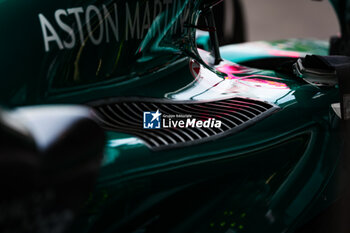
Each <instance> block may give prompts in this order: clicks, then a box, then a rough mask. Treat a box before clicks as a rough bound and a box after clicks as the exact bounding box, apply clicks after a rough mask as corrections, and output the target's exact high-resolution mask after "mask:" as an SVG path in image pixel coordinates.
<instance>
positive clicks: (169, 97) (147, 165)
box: [0, 0, 343, 233]
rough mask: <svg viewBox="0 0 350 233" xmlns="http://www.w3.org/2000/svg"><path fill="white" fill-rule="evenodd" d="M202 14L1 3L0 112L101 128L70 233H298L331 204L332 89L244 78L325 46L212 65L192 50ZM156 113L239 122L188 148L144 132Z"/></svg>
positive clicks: (253, 52) (183, 8)
mask: <svg viewBox="0 0 350 233" xmlns="http://www.w3.org/2000/svg"><path fill="white" fill-rule="evenodd" d="M207 2H208V1H207ZM203 4H205V3H202V1H200V0H198V1H189V0H168V1H167V0H163V1H160V0H147V1H144V0H138V1H127V0H116V1H114V0H112V1H107V0H104V1H42V0H33V1H30V2H29V1H25V0H21V1H10V0H3V1H0V18H1V22H2V23H1V29H2V38H1V39H0V41H1V43H0V47H1V51H2V56H0V59H1V63H0V64H1V76H0V79H1V80H0V82H1V83H2V85H1V86H0V102H1V104H2V105H3V106H5V107H7V108H13V107H18V106H26V105H42V104H67V103H69V104H83V105H88V106H90V107H91V109H92V110H91V111H92V113H93V114H94V115H95V116H96V119H97V121H99V123H100V124H101V126H102V127H104V128H105V129H106V135H107V142H106V147H105V155H104V158H103V161H102V165H101V169H100V174H99V177H98V181H97V184H96V191H95V192H94V193H92V194H91V195H90V198H89V200H87V201H86V203H85V205H84V206H83V207H82V210H81V213H80V215H79V216H77V218H76V220H75V221H74V223H73V225H72V227H71V230H70V231H71V232H91V233H92V232H96V233H97V232H98V233H101V232H163V233H164V232H198V233H199V232H223V233H233V232H293V231H294V230H296V229H297V228H298V227H300V226H301V225H302V224H303V223H305V222H306V221H307V220H309V219H311V218H312V217H313V216H315V215H316V214H317V213H319V212H320V211H321V210H322V209H323V208H325V207H326V206H327V205H329V203H330V202H331V201H332V200H334V198H335V194H334V193H333V186H332V185H333V184H335V183H336V181H337V166H338V164H339V161H340V158H341V157H340V155H341V144H342V143H343V141H342V140H343V139H342V138H340V137H339V127H340V118H339V117H338V116H337V114H336V113H335V111H334V110H333V109H332V107H331V105H332V104H334V103H337V102H339V90H338V88H337V87H318V86H315V85H312V84H309V83H307V82H305V81H304V80H302V79H301V78H299V77H297V76H295V75H292V74H285V73H283V72H278V71H275V70H270V69H258V68H254V67H247V65H248V64H253V62H254V61H256V60H261V59H269V58H297V57H303V56H305V55H306V54H319V55H327V54H328V43H326V42H322V41H312V40H297V39H291V40H285V41H276V42H254V43H246V44H235V45H228V46H224V47H222V48H221V49H220V50H221V55H222V57H223V58H224V59H223V60H222V61H221V62H220V63H219V64H216V65H213V64H212V62H211V54H210V53H209V52H206V51H204V50H200V49H199V50H197V44H196V41H195V38H196V36H195V34H196V27H195V25H196V24H197V21H198V18H199V16H200V14H201V12H203V11H204V8H203ZM338 11H339V10H338ZM208 47H209V46H208ZM249 62H251V63H249ZM242 64H243V65H242ZM230 101H231V102H230ZM238 103H239V104H238ZM249 104H251V106H250V105H249ZM231 105H232V106H234V107H232V108H231V110H229V109H230V106H231ZM142 106H143V107H144V108H143V107H142ZM252 106H257V107H256V108H257V109H260V108H263V110H261V112H259V113H256V114H255V112H254V111H255V110H254V109H252V110H249V109H251V108H253V107H252ZM261 106H262V107H261ZM264 106H265V107H264ZM191 108H192V110H191ZM166 109H168V112H167V111H166ZM172 109H177V110H176V111H175V110H174V111H175V112H172ZM203 109H204V110H203ZM232 109H233V110H232ZM138 110H139V111H138ZM157 110H161V112H162V113H163V116H164V115H165V114H190V113H191V114H192V115H196V114H198V115H199V116H198V117H203V116H205V114H206V113H208V114H214V115H215V116H216V118H217V119H222V120H223V122H225V121H224V119H226V118H229V117H232V119H233V118H235V119H236V118H239V117H238V115H242V114H243V112H246V115H245V116H242V117H243V118H244V117H245V118H246V119H247V120H242V119H243V118H239V119H238V120H237V121H240V122H239V123H236V122H235V120H230V119H231V118H230V119H228V120H227V122H233V123H232V124H233V125H234V126H230V125H228V128H227V129H225V130H222V131H225V132H219V133H218V132H216V131H215V130H214V131H215V132H213V135H212V134H209V133H208V134H206V135H205V136H202V135H199V136H198V135H197V136H198V138H195V136H193V135H195V134H196V132H192V134H191V132H190V131H189V130H188V131H185V130H184V131H183V132H182V131H181V130H179V129H177V128H176V127H170V128H168V129H162V130H158V131H157V129H155V130H148V129H144V127H143V124H142V122H139V119H142V112H146V111H152V112H153V111H154V112H156V111H157ZM235 114H236V115H235ZM250 115H251V117H247V116H250ZM137 117H140V118H137ZM245 118H244V119H245ZM225 124H226V123H225ZM227 124H228V123H227ZM222 127H223V126H222ZM235 127H237V130H232V129H233V128H235ZM221 129H222V128H221ZM178 131H181V132H178ZM174 132H175V133H174ZM186 132H187V134H186ZM181 133H183V135H187V137H186V136H181V135H180V134H181ZM204 133H205V132H204ZM188 134H190V135H188ZM198 134H199V133H198ZM172 135H175V136H172ZM174 138H175V139H174ZM203 138H204V139H203Z"/></svg>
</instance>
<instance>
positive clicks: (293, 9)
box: [242, 0, 339, 41]
mask: <svg viewBox="0 0 350 233" xmlns="http://www.w3.org/2000/svg"><path fill="white" fill-rule="evenodd" d="M242 4H243V9H244V13H245V17H246V24H247V40H248V41H256V40H275V39H286V38H300V37H303V38H318V39H325V40H328V39H329V38H330V35H338V34H339V25H338V22H337V18H336V15H335V13H334V11H333V8H332V6H331V5H330V3H329V1H328V0H323V1H312V0H242Z"/></svg>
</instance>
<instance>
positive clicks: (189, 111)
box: [183, 105, 234, 130]
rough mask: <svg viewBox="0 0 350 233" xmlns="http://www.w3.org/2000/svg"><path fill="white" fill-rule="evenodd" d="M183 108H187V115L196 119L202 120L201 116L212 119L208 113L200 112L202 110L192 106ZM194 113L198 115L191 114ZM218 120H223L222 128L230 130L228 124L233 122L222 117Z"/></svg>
mask: <svg viewBox="0 0 350 233" xmlns="http://www.w3.org/2000/svg"><path fill="white" fill-rule="evenodd" d="M183 108H188V109H189V110H188V111H187V113H191V112H192V114H193V116H195V117H198V118H202V117H203V116H207V118H210V117H213V115H212V114H210V112H209V111H205V112H204V111H202V109H198V108H194V107H193V106H188V105H184V106H183ZM194 111H196V112H198V113H199V115H198V114H194V113H193V112H194ZM222 118H223V119H222ZM222 118H221V119H220V120H223V122H222V124H223V126H224V127H226V130H227V129H230V128H231V127H230V126H229V125H230V124H234V122H232V121H231V120H229V119H227V118H226V117H222Z"/></svg>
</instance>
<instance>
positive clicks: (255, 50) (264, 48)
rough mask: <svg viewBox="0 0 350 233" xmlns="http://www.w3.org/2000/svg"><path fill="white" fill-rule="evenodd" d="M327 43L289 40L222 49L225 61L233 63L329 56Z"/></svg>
mask: <svg viewBox="0 0 350 233" xmlns="http://www.w3.org/2000/svg"><path fill="white" fill-rule="evenodd" d="M328 49H329V44H328V42H326V41H320V40H310V39H309V40H308V39H288V40H278V41H271V42H266V41H258V42H247V43H244V44H237V45H227V46H223V47H222V48H221V49H220V52H221V55H222V57H223V58H224V59H227V60H229V61H233V62H237V63H240V62H246V61H249V60H254V59H262V58H271V57H304V56H305V55H306V54H316V55H322V56H326V55H328Z"/></svg>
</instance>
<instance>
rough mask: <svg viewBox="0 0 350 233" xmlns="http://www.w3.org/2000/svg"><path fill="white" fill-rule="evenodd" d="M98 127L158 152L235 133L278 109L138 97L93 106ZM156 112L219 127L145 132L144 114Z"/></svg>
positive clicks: (253, 103) (246, 102) (237, 101)
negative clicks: (130, 137) (134, 138)
mask: <svg viewBox="0 0 350 233" xmlns="http://www.w3.org/2000/svg"><path fill="white" fill-rule="evenodd" d="M92 106H93V109H94V110H93V113H94V115H95V116H96V118H97V120H98V121H99V123H100V125H101V126H102V127H103V128H105V129H107V130H111V131H117V132H123V133H127V134H131V135H135V136H137V137H139V138H140V139H142V140H143V141H144V142H145V143H146V144H147V145H148V146H149V147H150V148H151V149H153V150H161V149H167V148H174V147H182V146H186V145H192V144H196V143H201V142H205V141H209V140H214V139H217V138H219V137H223V136H225V135H228V134H232V133H235V132H237V131H239V130H242V129H243V128H245V127H247V126H249V125H251V124H253V123H254V122H256V121H257V120H260V119H262V118H264V117H267V116H269V115H270V114H272V113H273V112H274V111H276V109H278V107H277V106H275V105H271V104H268V103H266V102H262V101H257V100H252V99H246V98H238V97H235V98H231V99H225V100H217V101H212V102H175V101H170V100H159V99H158V100H155V99H151V100H150V99H148V100H144V99H141V98H136V99H134V100H132V99H125V101H124V100H116V101H109V102H108V103H102V104H101V103H95V104H92ZM157 110H159V112H160V113H162V114H163V116H164V115H178V114H180V115H191V116H192V119H193V118H195V119H198V120H202V121H205V120H207V119H213V118H215V119H216V120H220V121H221V122H222V124H221V127H219V128H215V127H212V128H204V127H202V128H195V127H193V128H192V127H189V128H178V127H177V128H161V129H144V128H143V114H144V112H156V111H157ZM164 119H165V118H164Z"/></svg>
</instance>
